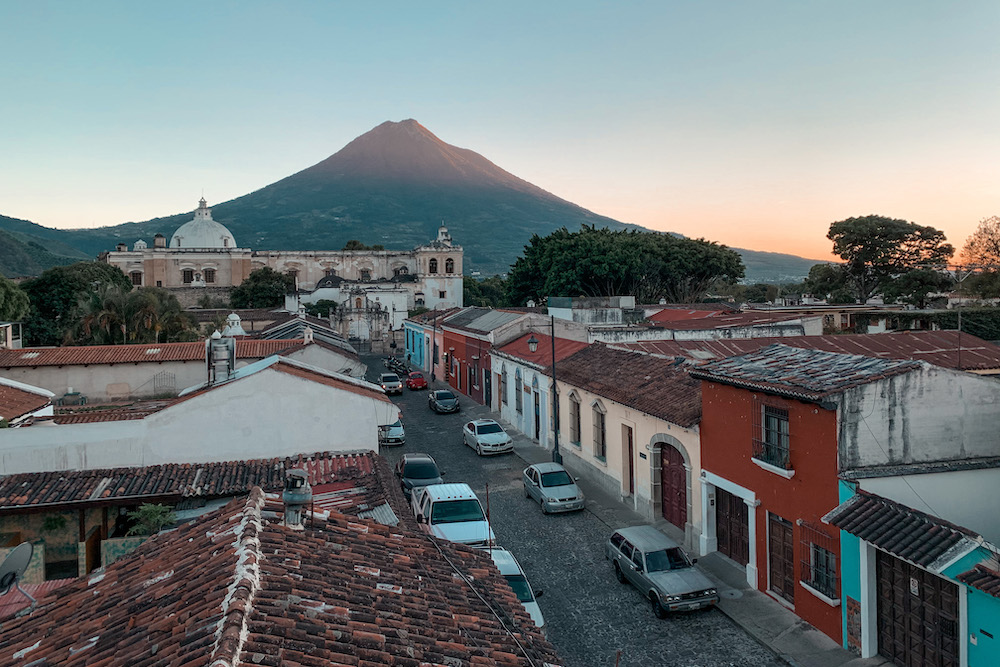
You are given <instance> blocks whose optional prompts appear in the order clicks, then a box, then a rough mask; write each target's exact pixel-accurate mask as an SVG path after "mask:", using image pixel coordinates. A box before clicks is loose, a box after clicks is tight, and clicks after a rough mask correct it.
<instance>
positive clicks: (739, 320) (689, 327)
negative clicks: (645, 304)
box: [650, 313, 819, 331]
mask: <svg viewBox="0 0 1000 667" xmlns="http://www.w3.org/2000/svg"><path fill="white" fill-rule="evenodd" d="M808 317H819V315H802V314H798V313H785V314H781V313H725V314H721V315H712V316H710V317H698V318H695V319H682V320H672V321H666V322H656V325H658V326H660V327H662V328H664V329H670V330H673V331H701V330H709V329H712V330H715V329H734V328H738V327H751V326H757V327H760V326H767V325H777V324H784V323H787V324H792V323H795V322H801V321H802V320H803V319H805V318H808ZM650 319H652V318H650Z"/></svg>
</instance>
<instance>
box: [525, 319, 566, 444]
mask: <svg viewBox="0 0 1000 667" xmlns="http://www.w3.org/2000/svg"><path fill="white" fill-rule="evenodd" d="M549 328H550V330H551V333H552V335H551V336H550V338H551V340H552V462H553V463H559V464H562V454H560V453H559V394H558V391H557V390H556V386H557V385H556V318H555V316H554V315H553V316H551V321H550V323H549ZM528 349H529V350H531V353H532V354H534V353H535V352H537V351H538V339H537V338H535V335H534V334H531V338H529V339H528Z"/></svg>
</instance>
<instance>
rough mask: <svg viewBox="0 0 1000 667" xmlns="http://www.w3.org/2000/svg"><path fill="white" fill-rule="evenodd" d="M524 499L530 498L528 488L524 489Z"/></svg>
mask: <svg viewBox="0 0 1000 667" xmlns="http://www.w3.org/2000/svg"><path fill="white" fill-rule="evenodd" d="M524 497H525V498H530V497H531V494H530V493H528V487H524Z"/></svg>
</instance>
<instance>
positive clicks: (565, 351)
mask: <svg viewBox="0 0 1000 667" xmlns="http://www.w3.org/2000/svg"><path fill="white" fill-rule="evenodd" d="M532 336H534V337H535V340H537V341H538V348H537V349H536V350H535V351H534V352H532V351H531V349H530V348H529V347H528V340H529V339H530V338H531V337H532ZM585 347H587V343H583V342H581V341H577V340H568V339H566V338H556V351H555V355H556V362H557V363H558V362H560V361H562V360H563V359H565V358H566V357H568V356H570V355H571V354H576V353H577V352H579V351H580V350H582V349H583V348H585ZM497 352H500V353H502V354H506V355H508V356H511V357H515V358H517V359H520V360H523V361H527V362H528V363H531V364H534V365H536V366H539V367H541V368H546V369H547V368H548V367H549V366H550V365H551V364H552V336H549V335H546V334H541V333H526V334H524V335H523V336H521V337H520V338H518V339H516V340H514V341H512V342H510V343H507V344H506V345H504V346H503V347H501V348H500V349H499V350H497Z"/></svg>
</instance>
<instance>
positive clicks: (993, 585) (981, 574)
mask: <svg viewBox="0 0 1000 667" xmlns="http://www.w3.org/2000/svg"><path fill="white" fill-rule="evenodd" d="M955 578H956V579H958V580H959V581H961V582H962V583H963V584H968V585H969V586H972V587H973V588H975V589H976V590H980V591H982V592H983V593H986V594H987V595H992V596H993V597H995V598H1000V572H997V571H996V570H994V569H991V568H988V567H986V566H985V565H977V566H975V567H974V568H972V569H971V570H969V571H968V572H963V573H962V574H960V575H958V576H957V577H955Z"/></svg>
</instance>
